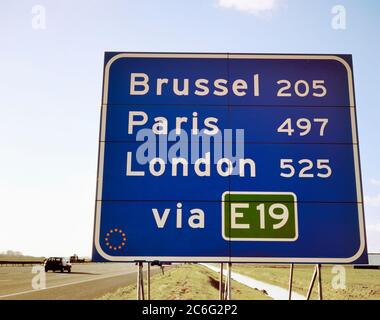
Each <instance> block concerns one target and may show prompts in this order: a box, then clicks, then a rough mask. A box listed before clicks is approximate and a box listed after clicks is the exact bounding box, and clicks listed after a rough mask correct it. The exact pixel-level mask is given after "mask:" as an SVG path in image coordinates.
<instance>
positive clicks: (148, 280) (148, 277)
mask: <svg viewBox="0 0 380 320" xmlns="http://www.w3.org/2000/svg"><path fill="white" fill-rule="evenodd" d="M147 266H148V271H147V279H146V280H147V281H146V282H147V292H148V300H150V262H148V263H147Z"/></svg>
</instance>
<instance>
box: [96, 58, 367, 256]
mask: <svg viewBox="0 0 380 320" xmlns="http://www.w3.org/2000/svg"><path fill="white" fill-rule="evenodd" d="M121 58H198V59H201V58H208V59H210V58H214V59H289V60H299V59H305V60H335V61H338V62H340V63H341V64H342V65H343V66H344V67H345V68H346V70H347V77H348V88H349V102H350V106H349V107H350V112H351V130H352V140H353V141H352V143H353V153H354V165H355V180H356V193H357V202H358V203H357V205H358V219H359V232H360V246H359V249H358V251H357V252H356V253H355V254H354V255H353V256H351V257H347V258H321V257H317V258H309V257H308V258H299V257H297V258H296V257H278V258H273V257H230V256H227V257H196V256H194V257H191V256H186V257H184V256H111V255H109V254H107V253H105V252H104V251H103V249H102V247H101V245H100V221H101V201H102V190H103V169H104V144H105V142H104V141H105V133H106V116H107V105H108V82H109V73H110V68H111V65H112V64H113V63H114V62H115V61H116V60H118V59H121ZM354 108H355V98H354V85H353V73H352V69H351V67H350V65H349V64H348V63H347V62H346V61H345V60H344V59H342V58H341V57H339V56H336V55H308V54H214V53H119V54H116V55H115V56H113V57H112V58H111V59H110V60H109V61H108V62H107V64H106V66H105V69H104V82H103V101H102V107H101V124H100V136H99V137H100V140H99V154H98V174H97V186H96V200H95V202H96V204H95V224H94V243H95V248H96V250H97V252H98V254H99V255H100V256H101V257H103V258H104V259H106V260H108V261H112V262H135V261H153V260H160V261H173V262H192V261H193V262H263V263H351V262H353V261H355V260H357V259H358V258H359V257H360V256H361V255H362V254H363V252H364V249H365V244H366V240H365V228H364V209H363V202H362V187H361V186H362V184H361V176H360V166H359V147H358V144H357V142H358V139H357V130H356V114H355V110H354Z"/></svg>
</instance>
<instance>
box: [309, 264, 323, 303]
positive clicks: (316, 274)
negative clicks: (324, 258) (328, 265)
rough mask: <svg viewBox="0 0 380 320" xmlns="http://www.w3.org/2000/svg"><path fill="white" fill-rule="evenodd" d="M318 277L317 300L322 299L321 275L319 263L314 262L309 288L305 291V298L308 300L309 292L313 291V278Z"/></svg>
mask: <svg viewBox="0 0 380 320" xmlns="http://www.w3.org/2000/svg"><path fill="white" fill-rule="evenodd" d="M316 278H318V298H319V300H322V299H323V296H322V275H321V265H320V264H316V265H315V267H314V272H313V277H312V278H311V282H310V285H309V289H308V291H307V295H306V299H307V300H309V299H310V297H311V293H312V291H313V287H314V283H315V279H316Z"/></svg>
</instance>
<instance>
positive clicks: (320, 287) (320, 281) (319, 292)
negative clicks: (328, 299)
mask: <svg viewBox="0 0 380 320" xmlns="http://www.w3.org/2000/svg"><path fill="white" fill-rule="evenodd" d="M321 269H322V266H321V265H320V264H317V270H318V297H319V300H323V296H322V273H321Z"/></svg>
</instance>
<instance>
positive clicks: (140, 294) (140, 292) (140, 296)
mask: <svg viewBox="0 0 380 320" xmlns="http://www.w3.org/2000/svg"><path fill="white" fill-rule="evenodd" d="M136 293H137V300H145V295H144V274H143V263H142V262H140V261H139V262H138V263H137V281H136Z"/></svg>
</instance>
